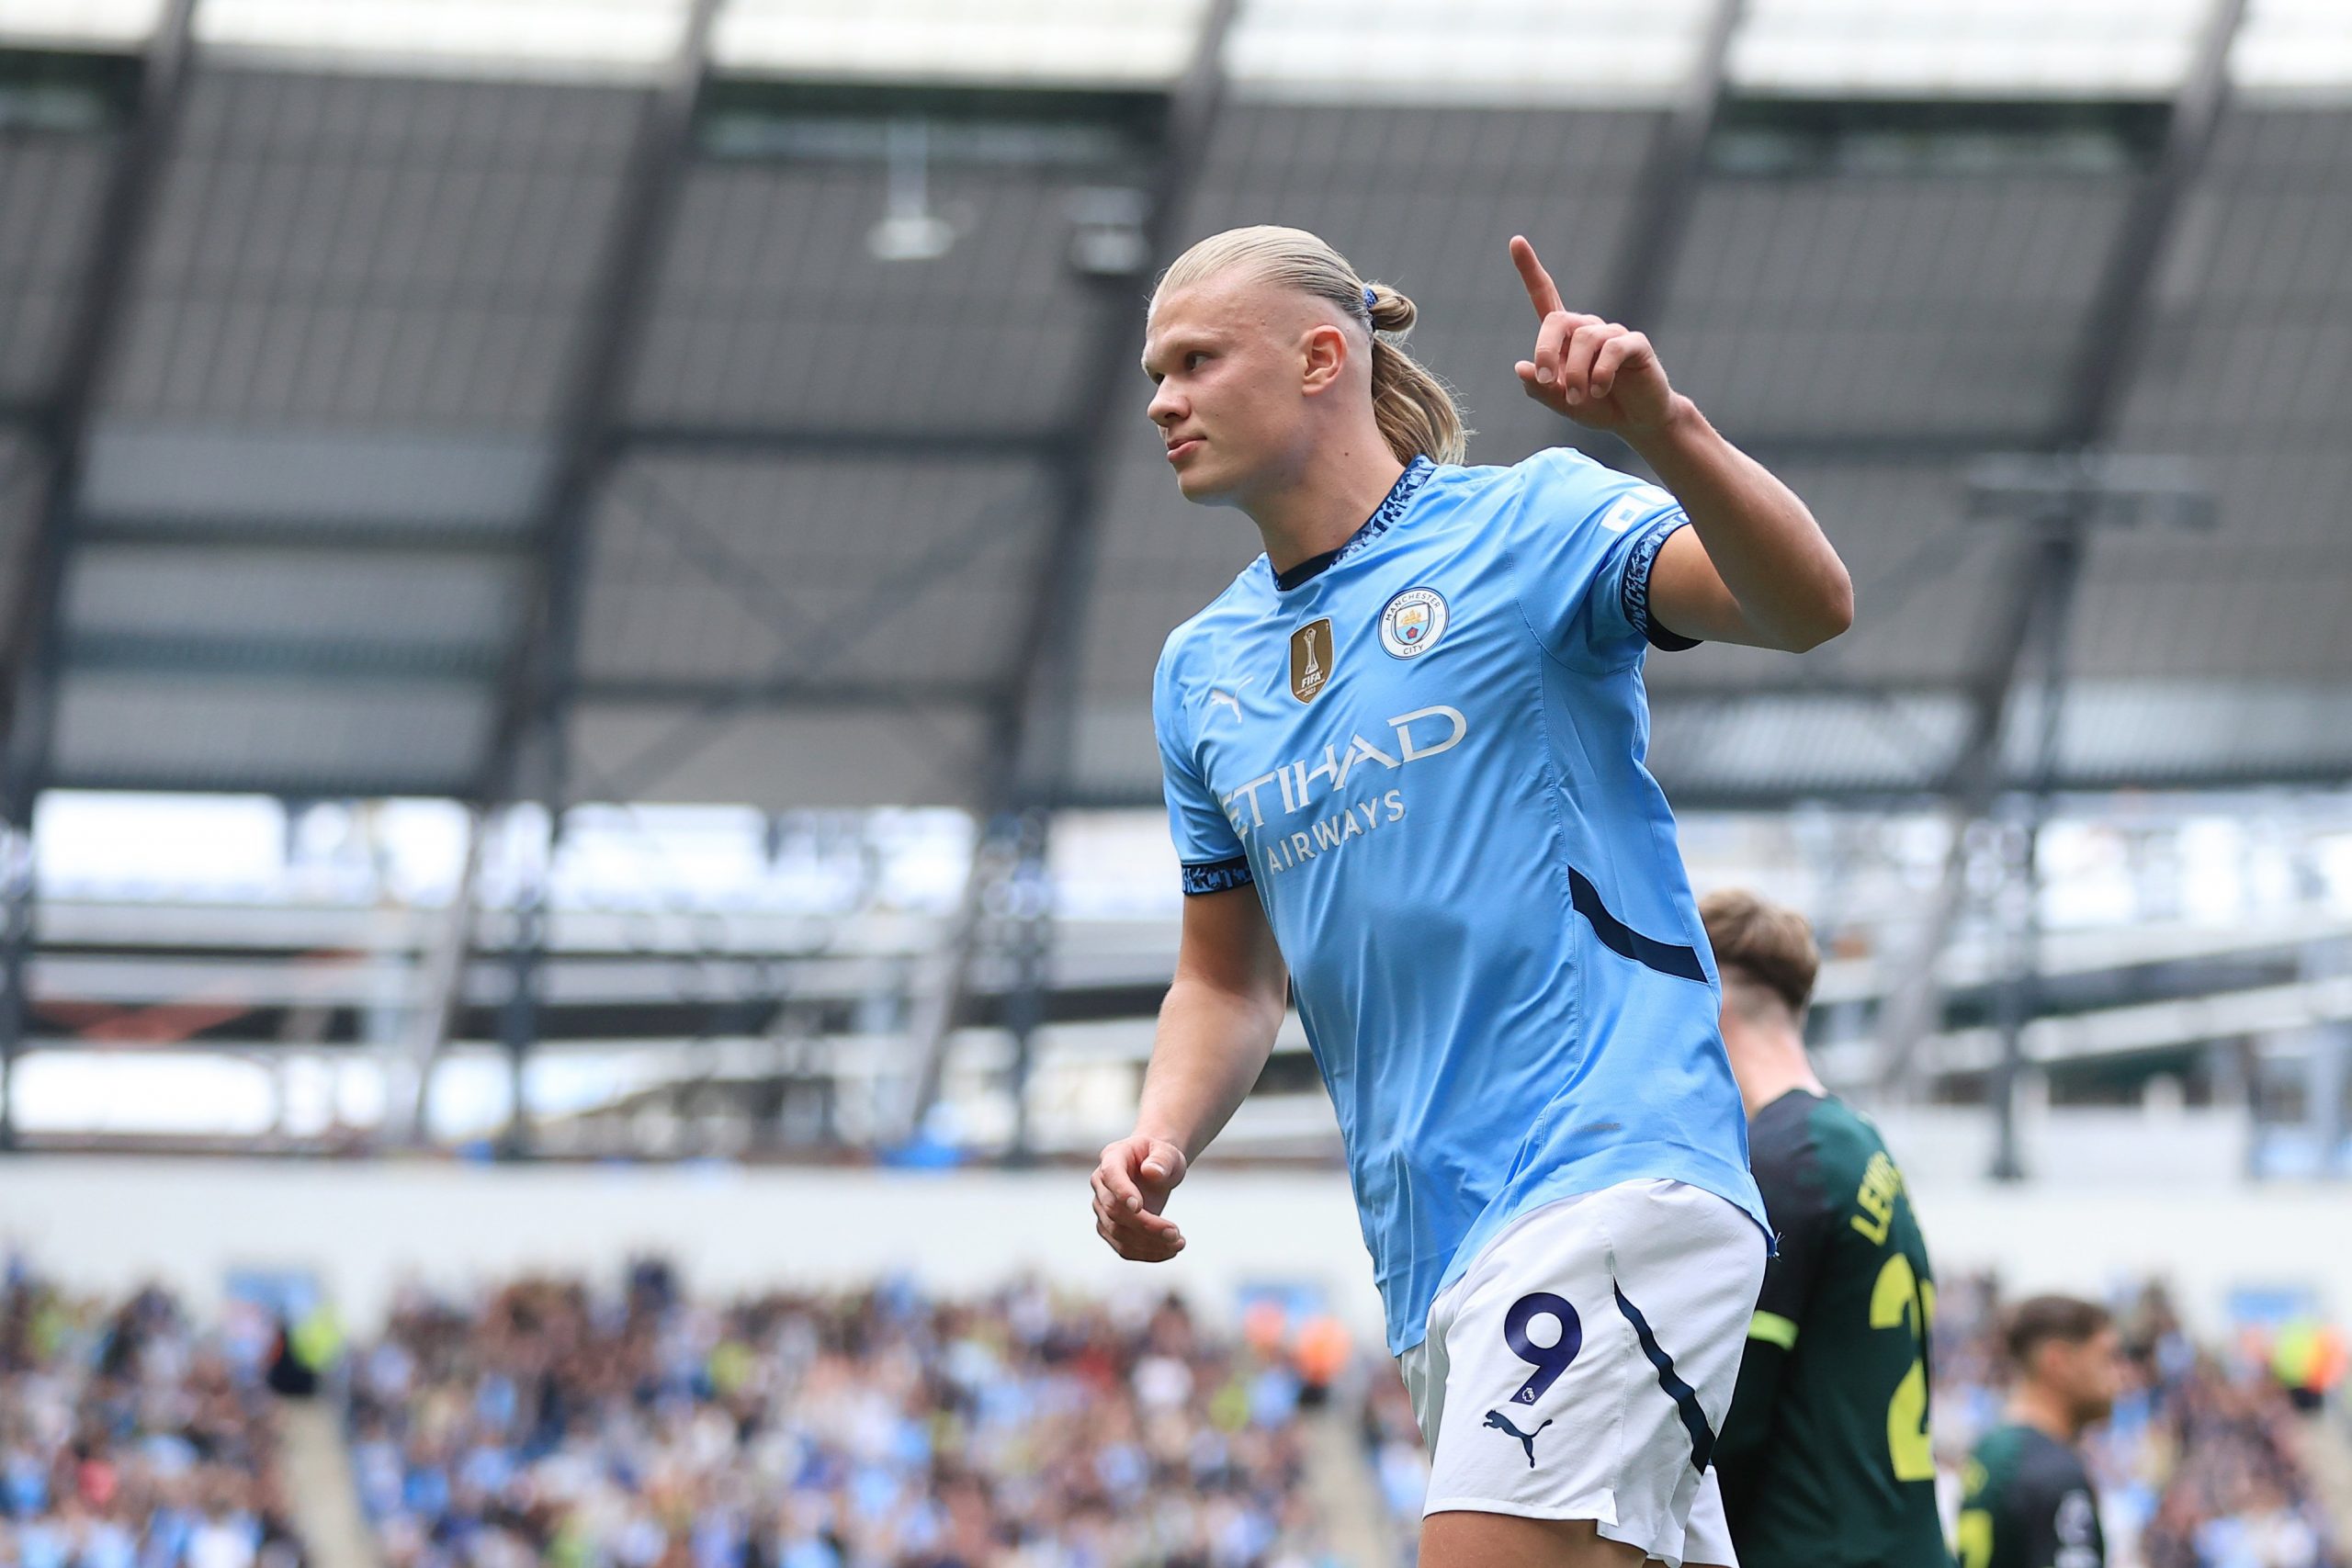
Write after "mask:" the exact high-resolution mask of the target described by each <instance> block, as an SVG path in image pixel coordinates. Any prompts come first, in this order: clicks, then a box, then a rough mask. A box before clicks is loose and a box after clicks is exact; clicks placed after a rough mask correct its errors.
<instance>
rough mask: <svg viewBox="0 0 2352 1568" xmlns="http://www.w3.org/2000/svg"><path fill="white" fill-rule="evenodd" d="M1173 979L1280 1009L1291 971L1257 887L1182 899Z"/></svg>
mask: <svg viewBox="0 0 2352 1568" xmlns="http://www.w3.org/2000/svg"><path fill="white" fill-rule="evenodd" d="M1176 980H1177V983H1178V984H1179V985H1193V986H1205V987H1210V988H1212V989H1214V990H1216V991H1220V992H1223V993H1224V994H1226V995H1227V996H1230V997H1233V998H1238V999H1241V1000H1246V1001H1250V1002H1253V1003H1256V1004H1258V1005H1260V1006H1263V1007H1270V1008H1272V1009H1273V1010H1276V1011H1277V1012H1279V1011H1280V1010H1281V1009H1282V1007H1283V1002H1284V1001H1285V999H1286V998H1287V995H1288V991H1289V987H1290V971H1289V970H1288V969H1287V968H1286V967H1285V966H1284V965H1283V954H1282V949H1281V948H1280V947H1279V946H1278V945H1276V943H1275V942H1274V928H1273V926H1272V923H1271V922H1270V921H1268V920H1267V919H1266V910H1265V906H1264V905H1262V904H1261V903H1260V902H1259V901H1258V890H1257V889H1256V888H1254V887H1247V886H1244V887H1234V888H1229V889H1227V891H1225V892H1222V893H1203V894H1198V895H1196V896H1194V897H1189V898H1187V899H1185V900H1184V923H1183V930H1182V935H1181V937H1180V938H1179V939H1178V943H1177V949H1176Z"/></svg>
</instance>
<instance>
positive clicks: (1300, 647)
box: [1290, 615, 1332, 703]
mask: <svg viewBox="0 0 2352 1568" xmlns="http://www.w3.org/2000/svg"><path fill="white" fill-rule="evenodd" d="M1331 663H1332V648H1331V617H1330V616H1329V615H1326V616H1324V617H1323V618H1322V619H1321V620H1317V621H1309V622H1307V623H1306V625H1305V626H1301V627H1299V628H1298V630H1296V631H1295V632H1293V633H1291V634H1290V694H1291V695H1292V696H1294V697H1296V698H1297V699H1298V700H1299V701H1300V702H1303V703H1311V702H1313V701H1314V700H1315V699H1316V697H1317V695H1318V694H1320V693H1321V692H1322V690H1323V688H1324V687H1325V686H1326V685H1328V684H1329V683H1330V680H1331Z"/></svg>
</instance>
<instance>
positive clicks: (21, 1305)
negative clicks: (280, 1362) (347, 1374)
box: [0, 1259, 302, 1568]
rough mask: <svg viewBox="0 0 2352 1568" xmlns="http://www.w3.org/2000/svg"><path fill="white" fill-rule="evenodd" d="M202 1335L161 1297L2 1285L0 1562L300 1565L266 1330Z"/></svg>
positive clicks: (43, 1566)
mask: <svg viewBox="0 0 2352 1568" xmlns="http://www.w3.org/2000/svg"><path fill="white" fill-rule="evenodd" d="M257 1328H258V1331H257V1332H253V1333H247V1334H245V1335H243V1336H242V1337H241V1336H239V1335H236V1334H220V1335H213V1336H209V1337H200V1336H198V1334H197V1333H196V1332H194V1330H193V1329H192V1328H191V1327H190V1325H189V1322H188V1319H187V1315H186V1314H184V1313H183V1312H182V1311H181V1310H180V1307H179V1305H178V1304H177V1303H175V1302H174V1301H173V1299H172V1298H171V1297H169V1296H168V1295H165V1294H164V1292H161V1291H157V1290H145V1291H141V1292H138V1293H137V1294H135V1295H133V1296H131V1297H130V1299H129V1300H128V1301H125V1302H121V1303H119V1304H109V1303H104V1302H100V1301H96V1300H90V1299H83V1298H77V1297H74V1296H70V1295H67V1294H65V1293H63V1292H61V1291H59V1290H58V1289H56V1288H55V1287H54V1286H52V1285H51V1284H49V1283H47V1282H45V1281H43V1280H40V1279H39V1278H37V1277H35V1276H34V1275H33V1274H32V1273H31V1272H30V1271H29V1270H28V1269H26V1267H25V1266H24V1265H23V1263H22V1262H21V1261H19V1260H16V1259H11V1260H10V1262H9V1263H8V1265H7V1273H6V1282H5V1285H0V1563H6V1564H8V1565H9V1568H301V1563H302V1553H301V1551H300V1546H299V1545H298V1544H297V1542H296V1540H295V1539H294V1536H293V1534H292V1532H291V1530H290V1529H289V1527H288V1521H287V1515H286V1511H285V1510H284V1508H283V1507H282V1506H280V1503H279V1498H280V1495H281V1494H280V1492H279V1489H278V1483H277V1459H276V1442H275V1428H274V1424H273V1421H272V1416H271V1404H270V1397H269V1395H268V1393H267V1392H266V1389H265V1387H264V1384H263V1378H264V1375H265V1372H266V1361H267V1358H268V1355H269V1353H270V1349H271V1343H270V1339H269V1337H268V1332H267V1325H266V1323H262V1324H258V1325H257Z"/></svg>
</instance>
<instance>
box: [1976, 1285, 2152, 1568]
mask: <svg viewBox="0 0 2352 1568" xmlns="http://www.w3.org/2000/svg"><path fill="white" fill-rule="evenodd" d="M2007 1328H2008V1331H2007V1340H2008V1351H2009V1359H2010V1360H2012V1361H2013V1362H2015V1363H2016V1366H2017V1371H2018V1380H2017V1383H2016V1386H2015V1387H2014V1388H2013V1389H2012V1390H2011V1391H2010V1393H2009V1408H2008V1420H2007V1422H2006V1423H2005V1424H2003V1425H2001V1426H1999V1427H1995V1428H1994V1429H1993V1430H1992V1431H1990V1432H1987V1433H1986V1434H1985V1437H1984V1438H1983V1439H1982V1440H1981V1441H1979V1442H1978V1443H1977V1445H1976V1451H1975V1452H1974V1453H1973V1454H1972V1455H1970V1456H1969V1461H1968V1469H1967V1471H1966V1472H1964V1473H1963V1475H1962V1478H1961V1484H1962V1495H1961V1503H1960V1562H1961V1568H2102V1564H2104V1563H2105V1562H2106V1561H2107V1540H2106V1537H2105V1536H2104V1535H2102V1534H2101V1533H2100V1530H2099V1525H2098V1502H2097V1498H2096V1495H2095V1494H2094V1493H2093V1492H2092V1490H2091V1479H2090V1473H2089V1472H2087V1471H2086V1470H2085V1469H2084V1468H2083V1461H2082V1458H2081V1456H2080V1455H2078V1454H2077V1453H2075V1442H2076V1441H2077V1440H2079V1439H2080V1438H2081V1437H2082V1435H2083V1429H2084V1428H2085V1427H2088V1426H2089V1425H2090V1424H2091V1423H2092V1422H2094V1421H2097V1420H2099V1419H2100V1418H2102V1417H2103V1416H2106V1415H2107V1413H2108V1411H2109V1409H2110V1408H2111V1407H2112V1406H2113V1405H2114V1404H2115V1392H2116V1384H2117V1381H2118V1377H2119V1373H2120V1363H2119V1361H2118V1337H2117V1335H2116V1332H2115V1325H2114V1324H2113V1323H2112V1322H2111V1321H2110V1320H2109V1317H2108V1314H2107V1311H2106V1309H2105V1308H2103V1307H2099V1306H2097V1305H2095V1304H2093V1303H2089V1302H2084V1301H2076V1300H2075V1299H2074V1298H2073V1297H2071V1296H2036V1297H2034V1298H2033V1299H2032V1300H2031V1301H2028V1302H2024V1303H2019V1305H2018V1308H2017V1310H2016V1311H2015V1312H2013V1313H2011V1314H2009V1319H2008V1325H2007Z"/></svg>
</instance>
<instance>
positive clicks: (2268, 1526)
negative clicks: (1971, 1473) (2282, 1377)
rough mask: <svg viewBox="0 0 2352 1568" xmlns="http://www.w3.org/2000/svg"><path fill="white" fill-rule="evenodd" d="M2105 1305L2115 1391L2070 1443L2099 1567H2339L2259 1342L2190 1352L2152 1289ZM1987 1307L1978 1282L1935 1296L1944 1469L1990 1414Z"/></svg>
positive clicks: (2292, 1418)
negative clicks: (2084, 1465)
mask: <svg viewBox="0 0 2352 1568" xmlns="http://www.w3.org/2000/svg"><path fill="white" fill-rule="evenodd" d="M2109 1304H2110V1305H2111V1306H2112V1307H2113V1308H2114V1310H2115V1313H2116V1324H2117V1326H2118V1328H2119V1329H2120V1331H2121V1337H2122V1341H2123V1346H2124V1351H2125V1357H2126V1367H2127V1371H2126V1375H2125V1379H2124V1389H2123V1393H2122V1396H2121V1398H2120V1399H2119V1400H2118V1401H2117V1402H2116V1406H2115V1411H2114V1414H2113V1415H2112V1416H2110V1417H2109V1419H2108V1420H2106V1421H2105V1422H2102V1423H2100V1424H2099V1425H2098V1426H2096V1427H2092V1428H2091V1430H2090V1432H2089V1433H2088V1435H2087V1437H2086V1442H2085V1445H2084V1446H2085V1451H2086V1460H2087V1461H2088V1463H2089V1466H2090V1470H2091V1475H2092V1479H2093V1481H2094V1483H2096V1484H2097V1486H2098V1493H2099V1513H2100V1517H2101V1521H2102V1524H2103V1525H2104V1527H2105V1531H2106V1535H2107V1539H2108V1543H2109V1564H2110V1568H2342V1564H2343V1563H2344V1562H2345V1559H2344V1558H2343V1557H2342V1556H2341V1555H2340V1553H2339V1551H2338V1549H2337V1547H2336V1545H2335V1542H2334V1540H2333V1539H2332V1532H2331V1530H2330V1529H2329V1525H2328V1520H2327V1517H2326V1513H2325V1510H2324V1507H2323V1506H2322V1505H2321V1502H2320V1499H2319V1498H2318V1496H2317V1495H2316V1494H2315V1492H2314V1489H2313V1486H2312V1480H2311V1477H2310V1474H2309V1472H2307V1470H2306V1468H2305V1465H2304V1462H2303V1461H2302V1457H2301V1456H2302V1453H2303V1451H2304V1444H2305V1442H2306V1440H2307V1435H2306V1433H2305V1432H2304V1430H2303V1429H2302V1428H2303V1422H2304V1419H2305V1417H2304V1416H2303V1415H2302V1414H2301V1412H2300V1411H2299V1409H2298V1407H2297V1402H2296V1399H2295V1398H2294V1397H2293V1396H2292V1394H2291V1393H2290V1390H2289V1389H2288V1388H2287V1387H2285V1386H2284V1385H2283V1384H2282V1383H2281V1382H2280V1381H2279V1379H2278V1376H2277V1375H2276V1374H2275V1371H2274V1368H2273V1365H2272V1360H2271V1358H2270V1356H2269V1355H2268V1354H2267V1337H2266V1336H2264V1335H2262V1334H2260V1333H2258V1332H2256V1331H2253V1330H2248V1331H2247V1332H2246V1333H2245V1334H2244V1335H2242V1336H2241V1337H2238V1338H2237V1339H2235V1340H2233V1341H2232V1342H2231V1343H2229V1344H2227V1345H2215V1344H2212V1343H2210V1342H2209V1343H2203V1344H2200V1343H2199V1341H2198V1340H2196V1339H2195V1338H2192V1337H2191V1336H2190V1335H2189V1333H2188V1330H2187V1329H2186V1328H2184V1327H2183V1325H2182V1323H2181V1320H2180V1317H2179V1315H2178V1314H2177V1312H2175V1310H2174V1308H2173V1305H2172V1303H2171V1302H2170V1300H2169V1299H2168V1298H2167V1296H2166V1295H2165V1292H2164V1290H2163V1289H2162V1287H2160V1286H2155V1285H2150V1286H2147V1287H2145V1288H2143V1289H2141V1290H2138V1291H2136V1292H2130V1293H2129V1295H2128V1297H2126V1298H2124V1299H2120V1300H2118V1301H2116V1302H2113V1303H2109ZM2000 1306H2001V1298H2000V1292H1999V1291H1998V1289H1997V1288H1996V1285H1995V1283H1994V1282H1993V1281H1992V1280H1988V1279H1985V1278H1983V1277H1970V1278H1963V1279H1959V1280H1947V1281H1945V1282H1944V1284H1943V1286H1942V1288H1941V1290H1940V1291H1939V1297H1938V1303H1937V1323H1936V1346H1935V1349H1936V1370H1937V1390H1936V1401H1937V1403H1936V1405H1935V1423H1936V1438H1937V1447H1938V1449H1939V1453H1940V1457H1941V1458H1942V1459H1943V1460H1944V1461H1946V1462H1947V1467H1948V1468H1949V1469H1951V1470H1954V1471H1956V1470H1957V1468H1958V1466H1959V1464H1960V1463H1961V1461H1962V1460H1963V1459H1964V1458H1965V1456H1966V1453H1967V1450H1968V1448H1969V1447H1970V1445H1971V1444H1973V1442H1974V1441H1975V1439H1976V1438H1977V1437H1979V1436H1980V1435H1982V1434H1983V1433H1984V1432H1985V1430H1986V1429H1987V1428H1988V1427H1991V1426H1993V1425H1995V1424H1996V1423H1997V1422H1998V1421H1999V1420H2000V1418H2001V1409H2002V1404H2003V1402H2004V1399H2005V1395H2006V1386H2005V1385H2006V1369H2005V1368H2004V1366H2003V1364H2002V1351H2001V1348H2000V1333H1999V1328H1998V1323H1999V1316H2000Z"/></svg>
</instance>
